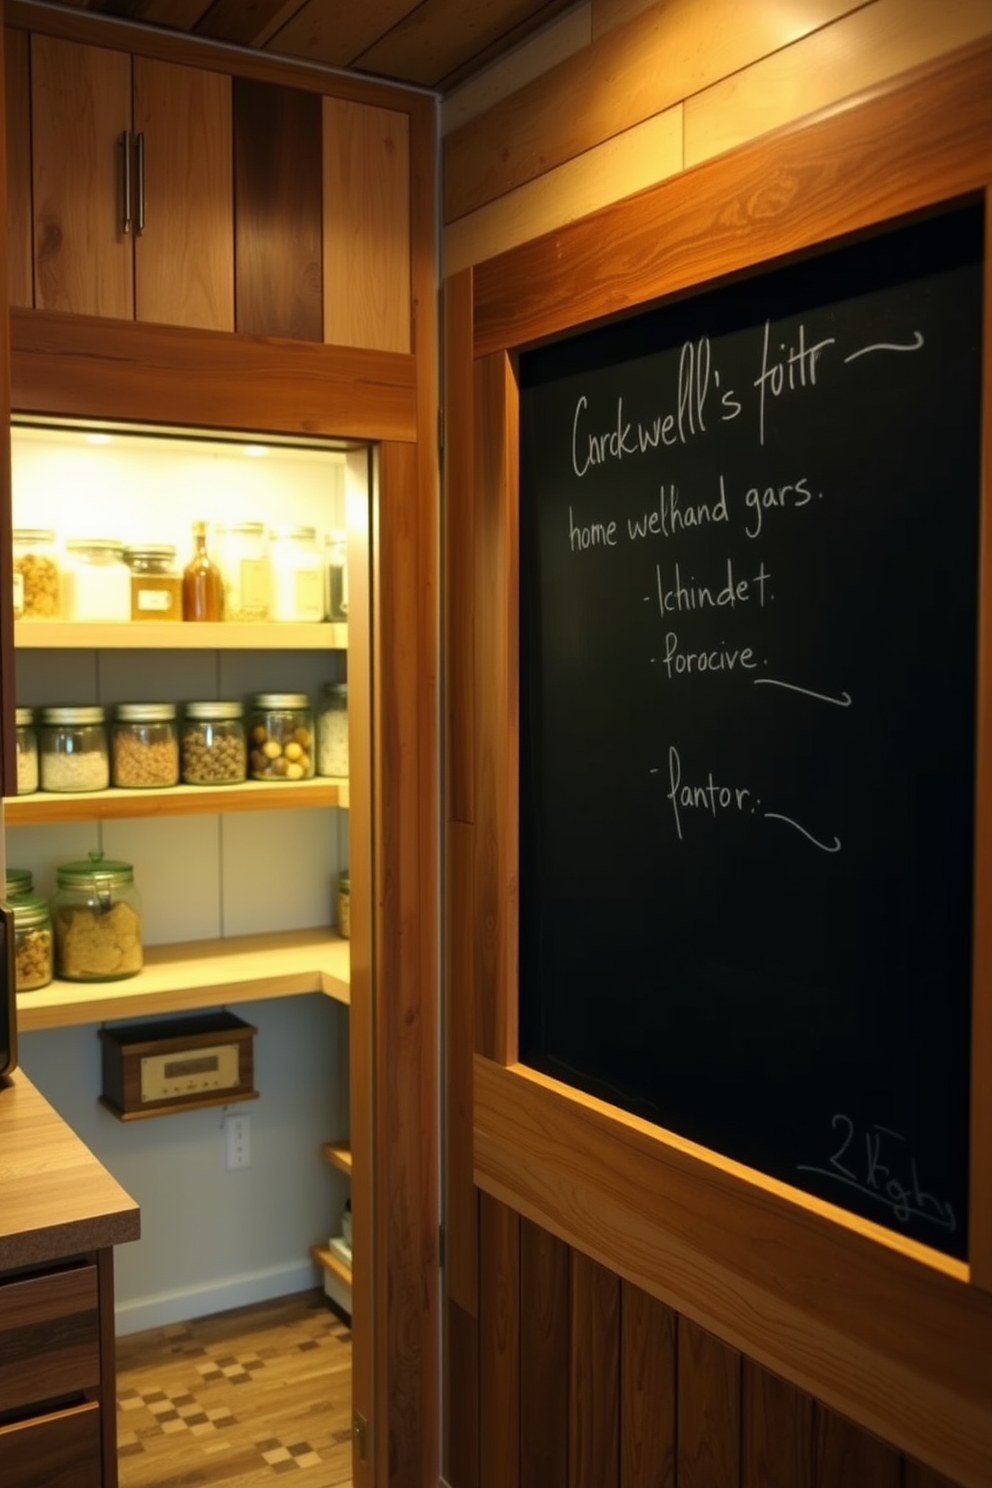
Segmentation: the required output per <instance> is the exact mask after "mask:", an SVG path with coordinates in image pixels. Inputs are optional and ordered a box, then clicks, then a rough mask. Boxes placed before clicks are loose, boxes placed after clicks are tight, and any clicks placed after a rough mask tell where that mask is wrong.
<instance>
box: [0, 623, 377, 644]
mask: <svg viewBox="0 0 992 1488" xmlns="http://www.w3.org/2000/svg"><path fill="white" fill-rule="evenodd" d="M14 645H15V647H17V648H18V649H24V650H39V649H43V650H66V649H69V650H95V651H103V650H130V651H163V650H166V651H345V650H347V648H348V626H347V625H346V624H342V623H340V622H338V621H319V622H314V623H311V624H309V625H304V624H294V623H292V622H288V621H275V620H273V621H269V622H265V623H259V624H240V623H239V624H234V623H231V624H225V623H224V622H223V621H220V622H219V623H218V622H212V621H206V622H203V623H200V624H192V623H188V622H187V623H183V622H171V623H170V622H169V621H163V620H141V621H133V622H129V621H117V622H112V621H106V622H104V623H100V624H89V625H87V624H84V623H82V622H73V621H68V620H20V621H17V622H15V624H14Z"/></svg>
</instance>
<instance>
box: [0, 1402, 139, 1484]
mask: <svg viewBox="0 0 992 1488" xmlns="http://www.w3.org/2000/svg"><path fill="white" fill-rule="evenodd" d="M100 1417H101V1409H100V1406H99V1404H98V1403H97V1402H96V1401H95V1400H93V1401H87V1402H85V1403H84V1404H82V1405H74V1406H70V1407H69V1408H67V1409H65V1410H56V1411H51V1412H49V1413H48V1414H46V1415H45V1416H43V1417H41V1418H36V1419H31V1420H25V1421H16V1422H13V1423H12V1424H10V1425H6V1426H0V1462H2V1463H3V1472H4V1488H116V1474H114V1476H113V1477H112V1478H105V1476H104V1472H103V1467H102V1465H101V1456H100V1441H101V1438H100Z"/></svg>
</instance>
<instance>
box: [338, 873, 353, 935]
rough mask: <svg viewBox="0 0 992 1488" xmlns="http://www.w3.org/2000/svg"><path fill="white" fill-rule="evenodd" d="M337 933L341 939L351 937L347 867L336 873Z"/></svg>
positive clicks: (349, 878) (349, 876)
mask: <svg viewBox="0 0 992 1488" xmlns="http://www.w3.org/2000/svg"><path fill="white" fill-rule="evenodd" d="M338 934H339V935H340V936H341V938H342V940H350V938H351V874H350V873H349V872H348V870H347V868H346V869H345V870H344V872H343V873H339V874H338Z"/></svg>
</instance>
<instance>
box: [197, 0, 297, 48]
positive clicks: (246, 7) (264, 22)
mask: <svg viewBox="0 0 992 1488" xmlns="http://www.w3.org/2000/svg"><path fill="white" fill-rule="evenodd" d="M304 4H305V0H214V3H213V5H211V7H210V9H209V10H208V11H207V13H206V15H205V16H203V18H202V19H201V20H200V21H199V22H198V24H197V27H196V34H197V36H204V37H209V38H210V39H211V40H212V41H226V42H229V43H231V44H232V45H234V46H246V47H264V46H265V44H266V42H267V41H269V39H270V38H271V37H273V36H274V35H275V33H276V32H277V31H280V30H281V29H282V28H283V26H285V25H286V23H287V21H291V20H292V19H293V17H294V16H295V15H296V13H297V12H298V11H299V10H302V8H303V6H304Z"/></svg>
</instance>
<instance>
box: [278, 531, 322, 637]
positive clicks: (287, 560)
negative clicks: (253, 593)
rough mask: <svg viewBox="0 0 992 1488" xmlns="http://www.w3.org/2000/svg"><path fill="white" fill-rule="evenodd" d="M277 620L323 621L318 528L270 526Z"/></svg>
mask: <svg viewBox="0 0 992 1488" xmlns="http://www.w3.org/2000/svg"><path fill="white" fill-rule="evenodd" d="M269 555H270V561H271V564H272V605H271V609H270V618H271V619H273V620H302V621H309V620H323V618H324V564H323V560H322V558H321V556H320V549H319V548H318V546H317V531H316V528H314V527H270V528H269Z"/></svg>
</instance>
